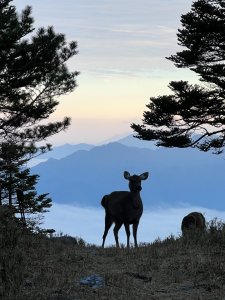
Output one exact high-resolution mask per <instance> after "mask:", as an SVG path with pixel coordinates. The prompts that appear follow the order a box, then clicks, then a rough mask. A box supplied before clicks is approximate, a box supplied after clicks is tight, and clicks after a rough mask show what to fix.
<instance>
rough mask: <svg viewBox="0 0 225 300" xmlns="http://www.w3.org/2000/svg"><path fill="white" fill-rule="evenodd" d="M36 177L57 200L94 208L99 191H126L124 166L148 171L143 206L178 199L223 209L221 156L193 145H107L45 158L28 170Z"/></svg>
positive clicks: (224, 191)
mask: <svg viewBox="0 0 225 300" xmlns="http://www.w3.org/2000/svg"><path fill="white" fill-rule="evenodd" d="M31 170H32V172H33V173H34V174H39V175H40V181H39V184H38V186H37V189H38V191H39V192H40V193H45V192H49V193H50V196H51V197H52V199H53V201H54V202H56V203H64V204H76V205H82V206H94V207H96V206H99V205H100V204H99V203H100V201H101V198H102V196H103V195H104V194H107V193H110V192H111V191H113V190H127V189H128V186H127V181H126V180H125V179H124V178H123V172H124V170H127V171H129V172H130V173H131V174H134V173H137V174H140V173H143V172H145V171H148V172H150V178H149V179H148V180H147V181H145V182H143V190H142V197H143V202H144V206H145V207H146V208H151V207H158V206H160V205H161V204H166V205H170V206H173V205H176V204H180V203H185V204H190V205H192V206H201V207H206V208H214V209H224V199H223V198H224V197H222V195H225V185H224V178H225V160H224V159H223V157H222V156H216V155H212V154H210V153H202V152H199V151H198V150H194V149H162V148H159V149H157V150H150V149H141V148H137V147H128V146H125V145H121V144H119V143H111V144H107V145H102V146H98V147H94V148H92V149H91V150H89V151H85V150H82V151H77V152H75V153H73V154H71V155H69V156H67V157H65V158H62V159H60V160H55V159H49V160H48V161H47V162H44V163H41V164H39V165H37V166H35V167H34V168H32V169H31Z"/></svg>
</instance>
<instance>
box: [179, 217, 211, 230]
mask: <svg viewBox="0 0 225 300" xmlns="http://www.w3.org/2000/svg"><path fill="white" fill-rule="evenodd" d="M205 228H206V225H205V217H204V216H203V214H202V213H200V212H191V213H190V214H188V215H187V216H185V217H184V218H183V220H182V223H181V230H182V233H183V234H186V233H187V232H190V231H192V230H201V231H204V230H205Z"/></svg>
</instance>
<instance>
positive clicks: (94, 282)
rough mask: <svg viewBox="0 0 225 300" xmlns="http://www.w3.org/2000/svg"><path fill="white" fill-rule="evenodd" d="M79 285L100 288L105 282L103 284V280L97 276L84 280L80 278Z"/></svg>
mask: <svg viewBox="0 0 225 300" xmlns="http://www.w3.org/2000/svg"><path fill="white" fill-rule="evenodd" d="M80 284H81V285H88V286H90V287H92V288H100V287H103V286H104V284H105V282H104V278H103V277H101V276H99V275H96V274H94V275H91V276H88V277H85V278H81V279H80Z"/></svg>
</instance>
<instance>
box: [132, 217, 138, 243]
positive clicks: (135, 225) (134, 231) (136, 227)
mask: <svg viewBox="0 0 225 300" xmlns="http://www.w3.org/2000/svg"><path fill="white" fill-rule="evenodd" d="M138 224H139V222H136V223H134V224H133V236H134V245H135V247H138V244H137V229H138Z"/></svg>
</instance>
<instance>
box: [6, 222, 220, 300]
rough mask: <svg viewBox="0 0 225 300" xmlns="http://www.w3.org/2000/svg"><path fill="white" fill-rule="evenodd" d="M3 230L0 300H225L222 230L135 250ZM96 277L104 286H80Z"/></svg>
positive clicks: (8, 228) (217, 225)
mask: <svg viewBox="0 0 225 300" xmlns="http://www.w3.org/2000/svg"><path fill="white" fill-rule="evenodd" d="M5 228H7V230H4V226H2V227H1V229H3V230H1V232H0V238H1V247H2V248H1V249H0V250H1V252H0V271H1V275H2V276H1V281H0V293H1V296H2V298H1V296H0V298H1V299H4V300H8V299H10V300H17V299H19V300H20V299H21V300H22V299H23V300H26V299H34V300H39V299H40V300H45V299H46V300H53V299H54V300H75V299H77V300H78V299H139V300H140V299H160V300H161V299H179V300H181V299H196V300H197V299H204V300H208V299H212V300H215V299H225V230H224V225H223V224H213V225H212V224H211V226H210V228H209V229H208V232H207V233H206V234H204V235H199V234H195V235H194V236H193V237H192V238H191V239H190V238H179V239H174V238H173V237H169V238H168V239H166V240H164V241H155V242H154V243H152V244H149V245H141V246H140V247H139V248H138V249H134V248H131V249H130V250H127V249H125V248H121V249H116V248H106V249H101V248H98V247H94V246H88V245H85V243H83V241H82V240H80V241H79V240H76V239H74V238H71V237H58V238H46V237H44V236H39V235H36V236H34V235H30V234H25V233H22V232H21V231H18V230H17V229H15V228H14V227H13V226H11V227H10V226H8V225H7V226H6V227H5ZM94 274H95V275H99V276H102V277H103V279H104V286H103V287H99V288H93V287H90V286H87V285H81V284H80V280H81V279H82V278H84V277H87V276H90V275H94Z"/></svg>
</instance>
